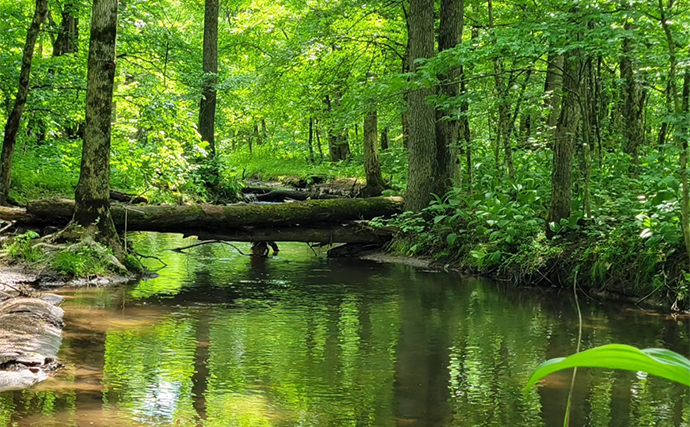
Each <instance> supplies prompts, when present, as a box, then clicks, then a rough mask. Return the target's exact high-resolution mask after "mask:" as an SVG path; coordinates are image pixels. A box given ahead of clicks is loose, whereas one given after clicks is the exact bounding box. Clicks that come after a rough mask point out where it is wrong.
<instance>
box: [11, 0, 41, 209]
mask: <svg viewBox="0 0 690 427" xmlns="http://www.w3.org/2000/svg"><path fill="white" fill-rule="evenodd" d="M47 13H48V0H36V10H35V12H34V17H33V20H32V21H31V25H30V26H29V30H28V31H27V33H26V43H25V44H24V55H23V56H22V67H21V70H20V72H19V88H18V89H17V97H16V98H15V100H14V106H13V107H12V111H11V112H10V114H9V116H8V117H7V124H6V125H5V136H4V138H3V141H2V155H0V205H5V204H6V203H7V195H8V194H9V192H10V184H11V182H12V156H13V155H14V147H15V145H16V143H17V133H18V132H19V124H20V122H21V120H22V114H23V113H24V107H25V106H26V98H27V97H28V95H29V77H30V75H31V60H32V59H33V57H34V47H35V46H36V39H37V38H38V32H39V31H40V30H41V25H42V24H43V22H44V21H45V19H46V15H47Z"/></svg>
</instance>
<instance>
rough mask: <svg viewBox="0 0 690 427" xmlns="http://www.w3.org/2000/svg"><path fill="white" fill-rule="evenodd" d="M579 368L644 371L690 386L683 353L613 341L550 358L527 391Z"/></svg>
mask: <svg viewBox="0 0 690 427" xmlns="http://www.w3.org/2000/svg"><path fill="white" fill-rule="evenodd" d="M575 367H586V368H608V369H623V370H626V371H636V372H637V371H644V372H648V373H650V374H652V375H656V376H658V377H662V378H666V379H669V380H671V381H675V382H679V383H681V384H685V385H687V386H688V387H690V360H688V359H686V358H685V357H683V356H681V355H680V354H678V353H675V352H673V351H670V350H666V349H661V348H648V349H645V350H640V349H638V348H635V347H632V346H629V345H623V344H609V345H604V346H601V347H595V348H592V349H589V350H586V351H583V352H580V353H576V354H573V355H572V356H568V357H559V358H555V359H551V360H547V361H546V362H544V363H542V364H541V365H539V366H538V367H537V369H536V370H535V371H534V373H532V376H531V377H530V379H529V381H528V382H527V385H526V386H525V390H526V389H528V388H530V387H532V386H533V385H534V384H536V383H537V381H539V380H540V379H542V378H544V377H546V376H547V375H549V374H552V373H554V372H558V371H562V370H564V369H569V368H575Z"/></svg>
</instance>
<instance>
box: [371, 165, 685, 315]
mask: <svg viewBox="0 0 690 427" xmlns="http://www.w3.org/2000/svg"><path fill="white" fill-rule="evenodd" d="M616 156H617V155H614V156H613V157H614V158H611V159H607V163H608V164H612V165H613V166H612V167H611V168H609V170H601V171H596V174H595V176H594V179H593V186H592V188H593V189H592V194H593V198H594V199H595V201H594V202H593V206H596V208H593V211H592V217H590V218H587V217H586V215H585V214H584V212H583V205H582V200H581V196H582V195H581V194H580V199H579V200H577V201H576V203H574V206H573V211H572V215H571V216H570V218H567V219H563V220H561V221H560V222H559V223H551V224H547V223H546V217H547V212H548V206H547V204H546V203H545V200H548V199H549V198H550V186H549V180H548V179H545V177H544V176H542V174H544V173H546V170H545V169H544V168H540V167H538V165H539V164H541V163H542V162H544V161H545V159H543V158H540V157H541V156H540V155H539V153H535V154H534V155H533V158H532V159H530V158H524V159H521V162H522V164H524V165H525V166H528V167H526V168H524V169H523V170H522V172H521V173H522V174H523V175H525V177H524V178H522V179H521V180H520V182H522V183H523V184H515V183H512V182H509V181H508V182H501V181H500V180H497V179H495V176H494V175H495V172H494V171H492V170H491V169H490V167H489V166H480V169H479V170H480V171H481V172H484V173H483V174H477V176H478V177H480V178H479V182H478V183H477V184H476V186H475V189H474V192H473V194H471V195H470V194H468V191H467V188H463V189H460V188H455V189H453V190H452V191H451V192H449V193H448V194H446V195H445V196H444V197H436V199H435V200H434V201H433V202H432V203H431V204H430V206H429V207H428V208H427V209H425V210H424V211H423V212H422V213H420V214H412V213H410V212H406V213H403V214H401V215H399V216H397V217H395V218H393V219H391V220H386V221H381V220H377V221H375V222H374V224H375V225H376V224H378V225H385V226H389V227H390V226H393V227H395V228H396V229H397V230H399V233H398V236H397V238H396V239H395V240H394V242H393V243H392V245H391V248H390V250H391V251H393V252H396V253H399V254H400V253H403V254H408V255H425V256H432V257H434V258H435V259H436V260H437V261H438V262H439V263H440V264H442V265H447V266H455V267H457V268H459V269H462V270H464V271H468V272H473V273H478V274H492V275H496V276H498V277H503V278H506V279H510V280H512V281H514V282H516V283H518V282H519V283H540V284H547V285H554V286H561V285H567V284H569V283H572V280H573V279H574V276H575V272H577V273H578V276H577V277H578V283H579V284H580V285H581V286H583V287H585V288H588V289H592V290H601V291H607V292H617V293H620V294H623V295H627V296H635V297H638V298H639V299H644V298H653V299H655V300H666V301H668V302H671V303H676V304H677V305H679V306H685V307H688V306H689V305H688V302H689V300H690V298H689V297H690V293H689V292H688V278H689V277H690V275H688V272H689V271H690V269H689V268H688V260H687V259H686V256H685V252H684V250H683V242H682V233H681V224H680V218H679V217H680V206H679V202H678V201H679V200H680V183H679V181H678V179H677V178H676V177H674V176H673V175H664V174H661V173H657V172H659V171H656V170H655V169H657V168H662V167H663V165H657V164H656V161H655V160H654V159H647V160H648V161H647V162H646V166H647V167H648V171H649V172H648V175H643V176H640V177H639V178H627V177H626V176H623V175H622V174H621V173H619V172H615V173H613V174H612V173H611V169H617V170H619V171H622V170H625V171H627V165H626V163H625V161H626V158H625V157H624V156H617V157H616ZM530 164H532V166H533V167H529V165H530ZM541 171H543V172H541ZM659 176H661V178H660V177H659ZM505 181H507V180H505ZM478 188H481V189H485V190H483V191H479V190H478ZM579 191H580V189H579V188H578V187H577V185H576V186H575V187H574V192H575V194H579V193H578V192H579ZM547 227H548V228H549V229H550V231H551V232H552V234H554V237H553V238H551V239H549V238H547V235H546V229H547Z"/></svg>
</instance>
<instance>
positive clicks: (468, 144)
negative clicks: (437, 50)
mask: <svg viewBox="0 0 690 427" xmlns="http://www.w3.org/2000/svg"><path fill="white" fill-rule="evenodd" d="M463 6H464V0H463ZM463 12H464V7H463ZM464 21H465V20H464V17H463V20H462V22H463V27H462V28H461V29H460V30H461V31H460V41H461V42H462V31H463V30H464ZM476 37H477V32H476V30H475V29H472V39H474V38H476ZM460 93H461V94H462V96H463V97H465V96H467V75H466V73H465V67H460ZM460 111H461V112H462V117H461V119H460V129H459V130H458V132H459V134H460V137H461V138H463V140H464V141H465V144H464V148H465V166H466V168H467V194H469V195H472V186H473V181H474V173H473V170H472V167H473V166H472V134H471V132H470V116H469V113H470V106H469V103H468V102H467V101H466V100H463V102H462V103H461V104H460Z"/></svg>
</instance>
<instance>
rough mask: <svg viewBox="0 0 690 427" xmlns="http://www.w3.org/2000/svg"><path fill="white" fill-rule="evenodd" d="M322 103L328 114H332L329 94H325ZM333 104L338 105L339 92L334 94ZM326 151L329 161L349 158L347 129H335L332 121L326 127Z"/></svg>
mask: <svg viewBox="0 0 690 427" xmlns="http://www.w3.org/2000/svg"><path fill="white" fill-rule="evenodd" d="M324 104H325V105H326V111H327V112H328V113H329V115H330V114H332V113H333V103H332V102H331V97H330V96H329V95H326V98H325V99H324ZM335 104H336V107H337V106H339V105H340V94H336V98H335ZM331 122H332V120H331ZM328 153H329V155H330V160H331V162H339V161H342V160H347V159H349V158H350V144H349V143H348V139H347V129H344V130H337V129H336V128H335V126H334V124H333V123H331V124H330V128H329V129H328Z"/></svg>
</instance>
